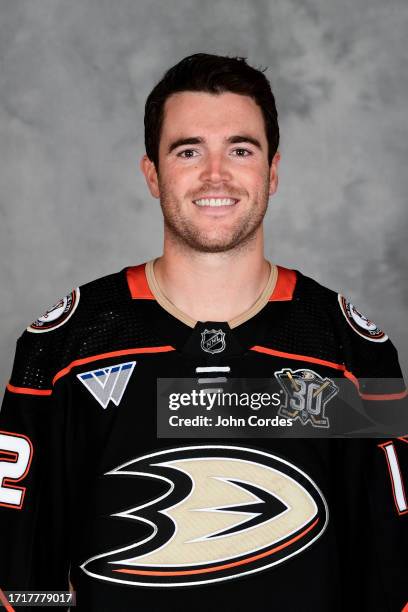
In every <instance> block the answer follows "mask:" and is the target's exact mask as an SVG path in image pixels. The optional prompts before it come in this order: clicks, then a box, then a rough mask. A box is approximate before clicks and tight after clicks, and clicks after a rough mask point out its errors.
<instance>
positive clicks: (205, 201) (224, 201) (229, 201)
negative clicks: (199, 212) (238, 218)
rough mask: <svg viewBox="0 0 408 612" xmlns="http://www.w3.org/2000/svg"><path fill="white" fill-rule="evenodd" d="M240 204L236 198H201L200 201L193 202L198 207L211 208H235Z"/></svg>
mask: <svg viewBox="0 0 408 612" xmlns="http://www.w3.org/2000/svg"><path fill="white" fill-rule="evenodd" d="M237 202H239V200H238V199H236V198H199V199H198V200H193V203H194V204H196V205H197V206H210V207H213V208H216V207H219V206H234V204H236V203H237Z"/></svg>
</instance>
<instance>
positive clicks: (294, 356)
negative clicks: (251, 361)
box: [250, 346, 346, 372]
mask: <svg viewBox="0 0 408 612" xmlns="http://www.w3.org/2000/svg"><path fill="white" fill-rule="evenodd" d="M250 350H251V351H256V352H257V353H266V355H273V356H274V357H283V358H284V359H294V360H295V361H308V362H309V363H318V364H319V365H322V366H326V367H328V368H334V369H335V370H341V371H342V372H344V371H345V370H346V366H344V365H342V364H341V363H334V362H333V361H326V360H325V359H318V358H317V357H310V356H309V355H298V354H297V353H285V352H284V351H277V350H276V349H271V348H267V347H266V346H252V347H251V349H250Z"/></svg>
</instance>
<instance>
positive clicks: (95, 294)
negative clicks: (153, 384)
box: [9, 268, 156, 390]
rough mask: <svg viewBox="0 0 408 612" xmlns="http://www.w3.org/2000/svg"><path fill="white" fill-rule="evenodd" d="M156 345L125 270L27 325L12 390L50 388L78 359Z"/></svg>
mask: <svg viewBox="0 0 408 612" xmlns="http://www.w3.org/2000/svg"><path fill="white" fill-rule="evenodd" d="M155 341H156V339H155V337H154V333H153V331H152V330H151V328H150V327H149V325H147V324H146V318H145V316H144V314H143V312H142V310H141V309H140V308H138V306H137V304H135V302H134V301H133V300H132V296H131V293H130V291H129V285H128V280H127V268H125V269H123V270H121V271H119V272H115V273H113V274H109V275H106V276H103V277H101V278H98V279H95V280H93V281H90V282H88V283H86V284H84V285H81V286H80V287H77V288H76V289H73V290H72V291H71V292H70V293H69V294H68V295H67V296H65V297H63V298H61V299H60V300H58V302H56V304H54V305H53V306H52V307H51V308H49V309H48V310H47V311H46V312H45V313H44V314H43V315H42V316H40V317H38V319H36V320H35V321H34V322H33V323H31V325H29V326H28V327H27V329H26V330H25V331H24V332H23V334H22V335H21V336H20V338H19V339H18V340H17V346H16V354H15V359H14V365H13V370H12V375H11V379H10V383H9V387H11V388H30V389H39V390H43V389H50V388H51V387H52V385H53V380H54V378H55V376H56V374H57V373H58V372H59V371H61V370H62V369H63V368H66V367H67V366H68V365H69V364H70V363H72V362H73V361H75V360H78V359H79V360H80V359H86V358H87V357H89V356H93V355H98V354H104V353H107V352H112V351H115V350H118V349H127V348H134V347H137V346H143V345H145V344H146V343H147V344H149V343H154V342H155Z"/></svg>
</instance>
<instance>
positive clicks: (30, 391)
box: [7, 383, 52, 395]
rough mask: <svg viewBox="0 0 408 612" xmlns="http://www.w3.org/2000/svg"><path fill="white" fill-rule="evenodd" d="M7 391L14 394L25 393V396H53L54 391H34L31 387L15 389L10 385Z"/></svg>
mask: <svg viewBox="0 0 408 612" xmlns="http://www.w3.org/2000/svg"><path fill="white" fill-rule="evenodd" d="M7 389H8V390H9V391H11V392H12V393H24V394H25V395H51V393H52V389H32V388H31V387H15V386H14V385H11V384H10V383H8V385H7Z"/></svg>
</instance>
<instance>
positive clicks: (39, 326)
mask: <svg viewBox="0 0 408 612" xmlns="http://www.w3.org/2000/svg"><path fill="white" fill-rule="evenodd" d="M78 303H79V287H77V288H76V289H73V290H72V291H71V293H69V294H68V295H66V296H65V297H63V298H61V299H60V300H59V301H58V302H57V303H56V304H54V306H52V308H50V309H49V310H47V311H46V312H45V313H44V314H43V315H42V316H41V317H38V319H36V320H35V321H34V322H33V323H31V325H29V326H28V327H27V331H29V332H32V333H34V334H39V333H43V332H47V331H51V330H52V329H57V327H61V325H63V324H64V323H66V322H67V321H68V319H69V318H70V317H71V316H72V315H73V314H74V312H75V310H76V307H77V306H78Z"/></svg>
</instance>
